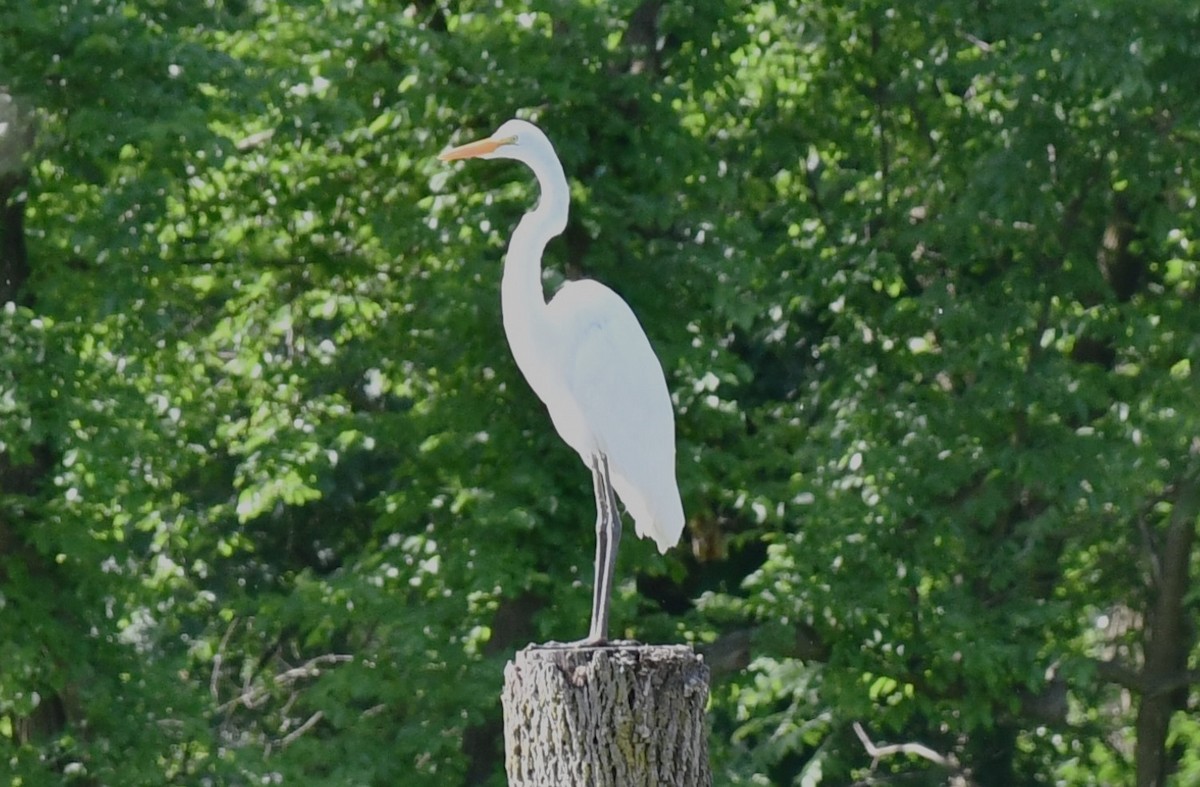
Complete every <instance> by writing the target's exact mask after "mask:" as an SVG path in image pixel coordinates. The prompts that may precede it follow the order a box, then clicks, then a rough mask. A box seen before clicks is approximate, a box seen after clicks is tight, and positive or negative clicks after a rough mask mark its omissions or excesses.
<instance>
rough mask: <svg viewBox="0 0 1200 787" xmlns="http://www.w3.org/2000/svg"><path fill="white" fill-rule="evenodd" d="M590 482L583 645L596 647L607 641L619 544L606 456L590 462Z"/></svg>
mask: <svg viewBox="0 0 1200 787" xmlns="http://www.w3.org/2000/svg"><path fill="white" fill-rule="evenodd" d="M592 480H593V482H594V483H595V492H596V582H595V585H594V586H593V588H592V623H591V627H590V629H589V630H588V637H587V639H586V640H584V643H583V644H587V645H600V644H603V643H604V642H607V641H608V611H609V605H610V603H611V601H612V583H613V575H614V573H615V571H616V565H617V546H618V545H619V544H620V543H621V515H620V513H619V512H618V511H617V495H616V493H615V492H614V491H613V488H612V481H610V480H609V477H608V459H607V457H604V456H602V455H601V456H598V457H595V458H593V459H592Z"/></svg>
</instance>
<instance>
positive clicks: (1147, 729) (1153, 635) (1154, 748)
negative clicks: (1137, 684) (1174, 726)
mask: <svg viewBox="0 0 1200 787" xmlns="http://www.w3.org/2000/svg"><path fill="white" fill-rule="evenodd" d="M1198 513H1200V481H1196V480H1195V479H1192V478H1188V479H1186V480H1185V481H1184V482H1183V484H1182V485H1181V487H1180V489H1179V493H1178V496H1177V497H1176V499H1175V506H1174V508H1173V510H1172V511H1171V518H1170V521H1169V522H1168V523H1167V532H1166V537H1165V538H1164V539H1163V541H1162V548H1161V549H1160V550H1159V551H1158V556H1157V557H1158V563H1159V566H1160V570H1159V577H1158V582H1157V583H1156V587H1155V590H1156V596H1155V599H1154V602H1153V605H1152V607H1151V610H1150V614H1149V615H1148V617H1147V621H1146V636H1145V643H1146V644H1145V666H1144V667H1143V669H1142V680H1141V684H1142V695H1141V698H1140V701H1139V703H1138V715H1137V727H1136V729H1137V744H1136V746H1135V748H1134V756H1135V758H1136V760H1137V784H1138V787H1162V786H1163V785H1165V784H1166V783H1167V777H1168V776H1169V775H1170V773H1171V771H1172V770H1173V768H1174V765H1175V763H1174V762H1172V758H1171V757H1170V756H1169V753H1168V751H1167V731H1168V727H1169V725H1170V722H1171V716H1172V714H1174V713H1175V711H1177V710H1181V709H1182V708H1183V707H1185V706H1186V702H1187V688H1186V686H1184V687H1180V686H1177V685H1174V684H1175V678H1177V677H1178V676H1179V675H1180V674H1181V673H1183V672H1185V671H1186V669H1187V654H1188V650H1189V648H1190V647H1191V641H1192V638H1193V637H1194V636H1195V633H1194V632H1193V631H1192V630H1191V628H1190V625H1189V621H1188V618H1187V613H1186V611H1185V609H1184V599H1185V598H1186V596H1187V595H1188V592H1189V589H1190V587H1191V580H1190V578H1189V576H1188V566H1189V563H1190V562H1191V560H1192V546H1193V544H1194V543H1195V540H1196V516H1197V514H1198Z"/></svg>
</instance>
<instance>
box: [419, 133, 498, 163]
mask: <svg viewBox="0 0 1200 787" xmlns="http://www.w3.org/2000/svg"><path fill="white" fill-rule="evenodd" d="M516 141H517V138H516V137H501V138H500V139H495V138H494V137H488V138H487V139H481V140H478V141H476V142H468V143H467V144H465V145H459V146H458V147H456V148H450V149H449V150H444V151H442V152H441V153H439V154H438V158H439V159H441V160H442V161H457V160H458V159H464V158H476V157H477V156H486V155H487V154H488V153H494V152H495V151H496V148H498V147H500V146H502V145H511V144H512V143H514V142H516Z"/></svg>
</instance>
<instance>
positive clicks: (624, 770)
mask: <svg viewBox="0 0 1200 787" xmlns="http://www.w3.org/2000/svg"><path fill="white" fill-rule="evenodd" d="M503 702H504V749H505V756H504V760H505V768H506V770H507V771H508V783H509V787H572V786H577V787H640V786H641V785H645V787H708V785H711V784H712V773H711V772H710V770H709V765H708V737H707V730H706V726H705V723H704V709H705V705H707V703H708V667H707V666H706V665H705V664H704V662H703V660H702V659H701V658H700V657H699V656H697V655H696V654H695V653H694V652H693V651H692V649H691V648H690V647H687V646H684V645H640V644H637V643H622V642H614V643H611V644H609V645H606V646H602V647H571V646H566V647H553V646H551V647H544V646H537V645H531V646H529V647H527V648H525V649H524V650H522V651H520V652H518V653H517V655H516V658H515V659H514V660H513V661H511V662H509V663H508V666H507V667H505V669H504V693H503Z"/></svg>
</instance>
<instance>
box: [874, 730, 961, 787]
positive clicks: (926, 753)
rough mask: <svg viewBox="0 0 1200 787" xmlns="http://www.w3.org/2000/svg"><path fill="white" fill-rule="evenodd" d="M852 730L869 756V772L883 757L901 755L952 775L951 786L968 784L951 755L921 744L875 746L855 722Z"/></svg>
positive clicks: (959, 764) (959, 766) (957, 762)
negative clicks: (926, 761)
mask: <svg viewBox="0 0 1200 787" xmlns="http://www.w3.org/2000/svg"><path fill="white" fill-rule="evenodd" d="M851 726H852V727H853V728H854V734H855V735H857V736H858V740H859V741H861V742H862V745H863V749H865V750H866V752H867V754H869V755H870V756H871V770H875V768H877V767H878V766H879V761H880V760H882V759H883V758H884V757H894V756H895V755H897V754H902V755H905V756H911V757H920V758H921V759H923V760H928V761H929V762H932V763H933V764H934V765H937V766H940V767H942V768H945V769H946V770H948V771H950V772H951V773H952V774H953V775H954V779H953V781H952V783H953V784H960V785H968V784H970V781H969V779H968V778H967V776H966V773H965V772H964V771H963V768H962V764H961V763H959V761H958V758H957V757H955V756H954V755H953V754H941V753H940V752H936V751H934V750H933V749H931V748H929V747H928V746H926V745H925V744H923V743H889V744H886V745H883V746H877V745H876V744H875V743H874V742H872V741H871V739H870V738H868V737H867V733H866V730H864V729H863V727H862V725H861V724H859V723H858V722H857V721H856V722H854V724H852V725H851Z"/></svg>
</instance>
